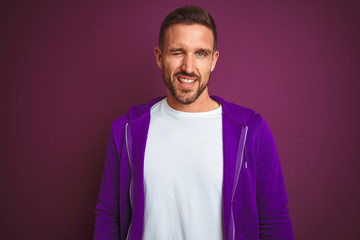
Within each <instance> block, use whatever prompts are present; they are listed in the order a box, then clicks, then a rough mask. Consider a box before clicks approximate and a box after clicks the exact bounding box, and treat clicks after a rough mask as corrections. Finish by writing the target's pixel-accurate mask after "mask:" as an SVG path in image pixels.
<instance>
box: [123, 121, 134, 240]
mask: <svg viewBox="0 0 360 240" xmlns="http://www.w3.org/2000/svg"><path fill="white" fill-rule="evenodd" d="M128 125H129V123H126V125H125V144H126V151H127V155H128V161H129V165H130V168H131V180H130V187H129V196H130V206H131V209H133V201H132V182H133V177H132V171H133V168H132V162H131V157H130V150H129V139H128V134H129V133H128ZM131 226H132V222H131V223H130V225H129V229H128V233H127V235H126V240H129V239H130V236H131V229H132V228H131Z"/></svg>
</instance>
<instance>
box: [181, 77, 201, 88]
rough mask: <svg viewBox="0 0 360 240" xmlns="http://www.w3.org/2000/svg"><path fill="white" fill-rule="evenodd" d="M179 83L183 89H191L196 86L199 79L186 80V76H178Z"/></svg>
mask: <svg viewBox="0 0 360 240" xmlns="http://www.w3.org/2000/svg"><path fill="white" fill-rule="evenodd" d="M177 80H178V82H179V83H180V86H181V87H183V88H191V87H193V86H194V85H195V83H196V81H197V78H193V77H192V78H185V77H184V76H178V77H177Z"/></svg>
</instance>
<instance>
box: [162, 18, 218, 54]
mask: <svg viewBox="0 0 360 240" xmlns="http://www.w3.org/2000/svg"><path fill="white" fill-rule="evenodd" d="M213 43H214V37H213V33H212V30H211V29H210V28H208V27H206V26H204V25H201V24H190V25H189V24H175V25H171V26H170V27H169V28H168V29H167V30H166V33H165V44H164V45H165V48H173V47H190V48H191V47H193V48H199V47H201V48H204V47H206V48H210V49H212V48H213Z"/></svg>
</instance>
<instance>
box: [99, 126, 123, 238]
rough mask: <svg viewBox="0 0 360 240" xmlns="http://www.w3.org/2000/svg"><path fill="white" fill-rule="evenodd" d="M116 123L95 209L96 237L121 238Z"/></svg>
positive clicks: (108, 148) (107, 152)
mask: <svg viewBox="0 0 360 240" xmlns="http://www.w3.org/2000/svg"><path fill="white" fill-rule="evenodd" d="M115 135H116V134H115V127H114V124H113V126H112V128H111V132H110V135H109V139H108V145H107V150H106V157H105V166H104V171H103V176H102V180H101V186H100V193H99V195H98V204H97V206H96V209H95V214H96V218H95V232H94V239H95V240H102V239H107V240H108V239H109V240H110V239H114V240H115V239H117V240H118V239H120V227H119V221H120V214H119V166H120V159H119V152H118V149H117V147H116V139H115Z"/></svg>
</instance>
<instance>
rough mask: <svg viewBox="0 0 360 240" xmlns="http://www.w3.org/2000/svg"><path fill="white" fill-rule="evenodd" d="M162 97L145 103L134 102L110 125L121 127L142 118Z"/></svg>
mask: <svg viewBox="0 0 360 240" xmlns="http://www.w3.org/2000/svg"><path fill="white" fill-rule="evenodd" d="M163 98H164V97H156V98H154V99H152V100H151V101H150V102H148V103H146V104H135V105H133V106H131V107H130V108H129V111H128V112H127V113H126V114H124V115H121V116H120V117H118V118H117V119H115V120H114V121H113V123H112V127H116V128H118V127H123V126H125V125H126V124H127V123H132V122H134V121H137V120H138V119H140V118H142V117H143V116H144V115H146V114H148V113H149V112H150V110H151V107H152V106H153V105H154V104H155V103H157V102H158V101H160V100H161V99H163Z"/></svg>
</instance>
